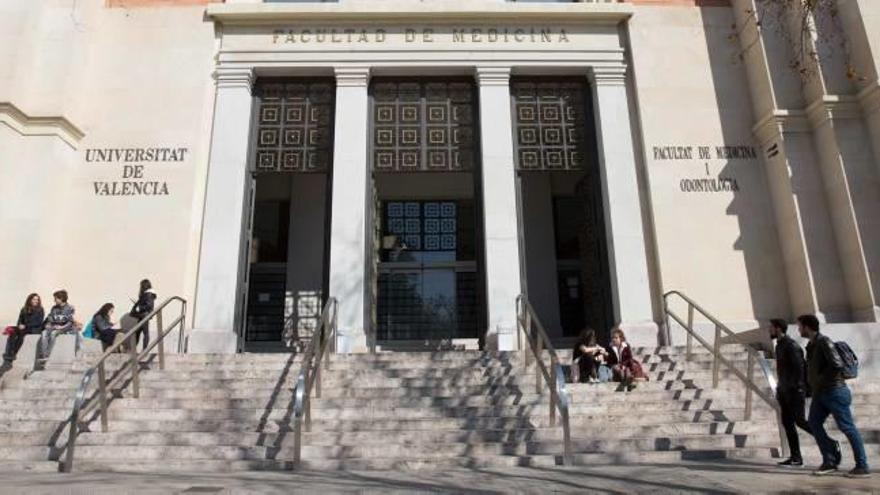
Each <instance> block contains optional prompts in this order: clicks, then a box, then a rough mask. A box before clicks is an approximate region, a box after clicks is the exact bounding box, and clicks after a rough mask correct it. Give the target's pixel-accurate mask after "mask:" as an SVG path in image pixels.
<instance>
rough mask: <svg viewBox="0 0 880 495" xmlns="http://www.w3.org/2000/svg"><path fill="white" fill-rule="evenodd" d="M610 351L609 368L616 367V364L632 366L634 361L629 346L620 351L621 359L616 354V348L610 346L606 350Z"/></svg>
mask: <svg viewBox="0 0 880 495" xmlns="http://www.w3.org/2000/svg"><path fill="white" fill-rule="evenodd" d="M605 350H606V351H608V366H614V365H616V364H622V365H624V366H630V365H631V364H632V362H633V361H634V359H633V353H632V349H631V348H630V347H629V345H628V344H627V345H624V346H623V349H622V350H621V351H620V357H618V356H617V353H616V352H614V346H613V345H609V346H608V347H606V348H605Z"/></svg>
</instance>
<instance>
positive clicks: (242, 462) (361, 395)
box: [0, 340, 880, 472]
mask: <svg viewBox="0 0 880 495" xmlns="http://www.w3.org/2000/svg"><path fill="white" fill-rule="evenodd" d="M535 342H536V341H535V340H532V341H531V343H532V344H533V345H532V348H533V349H534V348H535V347H534V343H535ZM542 347H543V348H542ZM691 350H692V352H691V355H690V359H688V358H687V351H686V349H685V347H657V348H639V349H636V354H637V357H638V358H639V359H640V360H641V361H642V362H643V363H644V365H645V369H646V370H647V371H648V373H649V375H650V381H648V382H645V383H640V384H639V386H638V388H636V389H635V390H633V391H625V390H624V389H623V388H622V387H621V386H620V384H615V383H604V384H570V383H569V384H565V385H564V389H567V390H566V391H563V393H560V394H557V395H554V394H553V393H552V392H551V391H552V390H553V388H552V387H550V386H549V385H548V383H547V382H548V380H546V378H545V376H543V370H547V369H553V366H552V365H553V363H554V362H555V361H558V362H561V363H565V364H567V363H568V362H569V359H570V358H569V353H568V352H562V351H559V352H558V353H557V354H556V359H555V360H554V358H553V354H552V352H551V351H549V350H546V343H545V345H544V346H539V348H538V349H536V352H537V353H538V354H539V355H540V356H541V361H540V363H539V362H538V361H536V360H535V359H534V358H531V359H529V358H528V356H529V354H528V353H527V352H525V351H523V352H501V353H484V352H479V351H448V352H418V353H416V352H413V353H403V352H395V353H380V354H373V355H369V354H366V355H332V354H329V353H328V354H327V355H329V358H330V359H329V363H328V362H325V364H324V365H323V366H322V367H321V368H320V369H321V376H320V377H318V378H317V379H315V378H316V377H315V376H314V375H312V376H311V379H312V380H311V381H310V382H309V386H308V389H309V390H308V392H310V395H309V396H310V397H311V404H310V406H311V407H310V408H309V407H306V408H305V409H303V402H302V399H303V397H300V399H301V400H300V401H299V402H298V401H297V395H296V393H295V392H294V387H295V384H296V383H297V378H299V373H300V371H301V370H302V369H303V367H302V362H303V359H308V354H307V355H306V357H305V358H304V356H303V355H302V354H300V355H285V354H237V355H166V356H164V363H163V364H164V366H163V364H160V362H159V359H158V356H157V355H156V354H155V353H147V354H146V355H144V356H143V358H142V359H139V363H140V364H139V367H138V370H139V373H138V377H137V381H138V384H137V389H138V397H137V398H135V397H134V388H135V387H134V386H133V383H132V380H131V378H130V377H129V378H127V379H124V380H123V381H121V382H119V384H118V386H109V389H110V390H109V392H108V395H109V402H108V405H107V409H106V411H107V417H106V419H107V423H106V431H103V430H104V428H102V425H101V419H100V408H99V407H98V408H94V409H92V410H90V412H89V413H88V414H86V415H85V416H83V417H81V420H80V424H81V430H80V431H79V434H78V435H77V436H76V446H75V450H74V454H75V455H74V456H73V459H74V463H73V464H72V466H70V467H72V468H73V469H74V470H76V471H127V472H131V471H143V472H161V471H194V472H198V471H201V472H211V471H239V470H267V469H272V470H276V469H293V468H306V469H349V470H373V469H422V468H442V467H451V466H465V467H496V466H552V465H562V464H564V463H566V461H570V462H571V463H572V464H575V465H600V464H618V463H677V462H681V461H682V460H695V461H699V460H711V459H719V458H726V459H747V460H753V461H759V462H772V460H773V458H774V457H775V456H778V455H779V448H780V441H779V432H778V427H777V423H776V420H775V416H774V414H775V413H774V411H773V410H772V408H771V407H770V406H769V405H767V404H764V403H763V401H762V400H760V398H759V397H758V396H757V394H755V395H754V396H753V398H752V408H751V412H750V415H749V413H748V412H747V406H746V404H745V398H744V397H745V388H744V384H743V381H742V380H741V378H740V377H738V376H737V371H739V372H740V373H743V374H745V373H747V366H748V363H749V357H748V351H747V350H746V348H745V347H744V346H741V345H738V344H725V345H719V347H718V350H719V351H721V353H722V354H723V356H724V357H725V358H726V360H727V361H728V362H729V363H730V366H720V367H719V371H718V386H717V388H714V387H713V386H712V385H713V362H714V356H713V354H712V352H711V351H710V350H709V349H706V348H703V347H699V346H694V347H692V349H691ZM529 352H530V351H529ZM327 355H324V356H325V357H326V356H327ZM321 356H322V354H320V353H318V354H317V357H319V358H320V357H321ZM313 357H314V356H313ZM129 359H130V358H129V356H126V355H114V356H110V359H108V360H107V361H106V362H105V366H106V369H105V372H106V373H107V375H113V372H114V370H125V366H127V363H129V361H128V360H129ZM91 364H93V363H89V362H81V363H78V364H76V365H75V366H74V367H73V368H71V369H66V370H58V369H49V370H46V371H40V372H35V373H32V374H31V375H30V376H29V377H28V379H26V380H18V381H11V382H8V383H5V388H4V389H3V390H0V439H2V441H3V443H2V444H0V445H2V446H0V469H3V470H13V469H18V470H55V469H58V468H59V464H62V465H63V463H64V462H66V461H67V456H66V453H67V452H66V446H67V442H68V438H69V437H68V433H69V428H68V426H69V421H68V418H69V417H70V415H71V409H72V407H73V406H74V404H75V399H74V391H75V390H76V387H77V385H78V384H79V383H80V380H81V377H82V373H83V371H84V370H85V369H87V368H89V367H90V365H91ZM163 368H164V369H163ZM734 370H737V371H734ZM307 378H309V377H307ZM536 379H537V388H536ZM108 383H109V382H108ZM300 383H302V382H300ZM319 383H320V387H321V391H320V398H318V397H317V395H318V393H317V386H318V384H319ZM851 385H852V387H853V390H854V410H855V413H856V416H857V423H858V425H859V427H860V429H861V431H862V434H863V436H864V438H865V440H866V442H867V444H868V446H867V448H868V455H869V459H877V458H878V454H880V381H878V380H876V379H865V378H863V379H861V380H858V381H855V382H852V383H851ZM90 390H94V389H90ZM559 390H562V389H559ZM538 391H539V392H540V393H538ZM566 392H567V393H566ZM95 394H96V396H97V392H95ZM562 395H570V403H569V404H568V407H567V411H568V423H569V430H570V438H571V442H570V446H571V455H570V456H569V458H568V459H567V458H566V456H565V455H564V454H565V440H564V439H565V436H564V429H563V426H562V425H563V424H564V419H563V416H562V414H561V412H560V411H559V407H561V406H562V405H563V402H566V401H563V400H561V399H562ZM96 400H97V399H96ZM551 403H552V404H553V405H554V406H555V407H556V408H557V410H556V414H555V421H552V420H551V416H550V407H551ZM298 411H299V412H302V411H309V412H310V417H309V418H308V419H309V420H310V421H306V418H304V417H302V416H300V419H302V422H298V421H297V415H298ZM747 416H749V418H748V419H746V417H747ZM831 423H833V422H832V421H829V431H831V432H832V435H833V436H835V437H837V438H838V439H840V440H842V441H843V444H844V449H843V451H844V465H845V466H846V465H849V464H851V462H852V461H851V452H850V450H849V448H848V446H847V445H846V443H845V441H844V439H843V437H842V435H841V434H840V433H839V432H837V431H836V430H835V429H834V428H833V427H831ZM297 424H300V425H301V426H302V428H303V431H301V435H302V437H301V444H300V445H301V451H300V452H299V454H300V458H301V462H300V464H299V465H296V462H295V460H296V458H297V441H296V439H297V434H296V433H297V431H296V428H297ZM306 425H309V427H308V428H307V427H306ZM802 439H803V440H802V444H803V450H804V452H805V454H806V455H807V460H808V462H812V463H817V462H818V458H817V455H816V453H815V450H816V449H815V446H814V443H813V442H812V440H810V439H808V438H806V436H804V435H802Z"/></svg>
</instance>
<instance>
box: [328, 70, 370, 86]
mask: <svg viewBox="0 0 880 495" xmlns="http://www.w3.org/2000/svg"><path fill="white" fill-rule="evenodd" d="M333 72H334V73H335V74H336V86H337V87H339V86H347V87H363V88H365V87H367V83H368V82H369V81H370V68H369V67H367V66H357V67H334V68H333Z"/></svg>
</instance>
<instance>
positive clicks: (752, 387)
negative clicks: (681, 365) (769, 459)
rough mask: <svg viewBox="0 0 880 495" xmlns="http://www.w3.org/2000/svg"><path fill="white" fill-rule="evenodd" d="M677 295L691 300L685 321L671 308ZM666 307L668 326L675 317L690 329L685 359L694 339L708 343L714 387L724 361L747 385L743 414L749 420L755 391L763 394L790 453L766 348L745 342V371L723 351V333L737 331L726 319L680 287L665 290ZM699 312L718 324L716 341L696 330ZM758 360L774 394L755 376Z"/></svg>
mask: <svg viewBox="0 0 880 495" xmlns="http://www.w3.org/2000/svg"><path fill="white" fill-rule="evenodd" d="M673 296H676V297H678V298H680V299H681V300H683V301H684V302H685V303H687V308H688V310H687V311H688V316H687V322H685V321H684V320H683V319H682V318H681V317H680V316H679V315H678V314H676V313H675V312H673V311H672V310H671V309H669V299H670V298H671V297H673ZM663 309H664V311H665V313H666V318H667V325H666V326H667V328H669V321H668V320H669V318H672V319H673V320H675V321H676V322H677V323H678V324H679V325H680V326H681V327H682V328H684V330H685V332H687V344H686V350H685V360H686V361H690V360H691V357H692V355H693V341H694V340H696V341H697V342H699V343H700V344H701V345H702V346H703V347H705V348H706V349H707V350H709V352H711V353H712V388H718V382H719V378H720V377H719V374H720V367H721V365H722V364H723V365H724V366H725V367H727V369H729V370H730V371H732V372H733V374H734V376H736V377H737V378H739V379H740V381H742V382H743V384H744V385H745V387H746V396H745V412H744V414H743V418H744V419H745V420H746V421H748V420H750V419H751V418H752V399H753V397H752V395H753V394H757V395H758V397H760V398H761V400H763V401H764V402H765V403H767V405H769V406H770V407H771V408H772V409H773V410H774V412H775V416H776V424H777V427H778V429H779V442H780V445H781V446H782V452H783V455H786V451H787V449H788V442H787V440H786V436H785V428H784V427H783V426H782V421H781V417H780V414H781V410H780V407H779V402H778V401H777V400H776V387H777V380H776V376H775V375H774V373H773V370H771V369H770V365H769V363H768V362H767V359H766V358H765V357H764V353H763V352H759V351H757V350H756V349H754V348H753V347H751V346H748V345H747V346H744V347H745V349H746V353H747V356H748V360H747V364H746V373H743V372H741V371H740V370H739V369H737V368H736V366H734V364H733V363H731V362H730V361H729V360H727V359H725V357H724V356H723V355H722V353H721V339H722V333H724V335H725V336H728V337H735V336H736V333H735V332H734V331H733V330H731V329H730V328H728V327H727V325H725V324H724V323H721V322H720V321H719V320H718V319H717V318H715V317H714V316H712V315H711V314H710V313H709V312H708V311H706V310H705V309H703V308H702V307H701V306H700V305H699V304H697V303H696V302H695V301H694V300H693V299H691V298H689V297H688V296H686V295H684V294H682V293H681V292H679V291H676V290H673V291H669V292H667V293H665V294H663ZM695 311H696V312H698V313H699V314H700V315H701V316H702V317H703V318H705V319H707V320H709V322H711V323H712V324H713V325H715V340H714V342H713V344H711V345H710V344H709V343H708V342H707V341H706V339H704V338H703V337H701V336H700V335H698V334H697V332H696V331H695V330H694V312H695ZM756 363H757V364H758V367H759V368H760V370H761V374H762V375H763V376H764V380H765V381H766V382H767V386H768V388H769V389H770V394H767V393H766V392H765V390H764V389H762V388H761V387H760V386H758V384H757V382H756V380H755V377H754V368H755V364H756Z"/></svg>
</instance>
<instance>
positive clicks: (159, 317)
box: [156, 308, 165, 371]
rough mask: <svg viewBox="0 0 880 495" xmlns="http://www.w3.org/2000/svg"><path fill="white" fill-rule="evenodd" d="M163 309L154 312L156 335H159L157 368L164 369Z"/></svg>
mask: <svg viewBox="0 0 880 495" xmlns="http://www.w3.org/2000/svg"><path fill="white" fill-rule="evenodd" d="M163 311H165V309H164V308H163V309H160V310H159V312H158V313H157V314H156V335H157V336H158V337H159V342H158V347H159V369H160V370H163V371H164V370H165V338H164V337H163V335H162V332H163V331H164V330H165V326H164V325H162V312H163Z"/></svg>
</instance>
